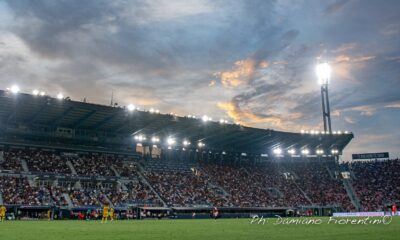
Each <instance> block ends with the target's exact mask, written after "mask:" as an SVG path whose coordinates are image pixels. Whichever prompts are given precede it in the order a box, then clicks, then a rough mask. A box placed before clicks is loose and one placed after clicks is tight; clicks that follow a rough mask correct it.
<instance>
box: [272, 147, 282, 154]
mask: <svg viewBox="0 0 400 240" xmlns="http://www.w3.org/2000/svg"><path fill="white" fill-rule="evenodd" d="M273 152H274V154H275V155H281V154H282V149H280V148H275V149H274V150H273Z"/></svg>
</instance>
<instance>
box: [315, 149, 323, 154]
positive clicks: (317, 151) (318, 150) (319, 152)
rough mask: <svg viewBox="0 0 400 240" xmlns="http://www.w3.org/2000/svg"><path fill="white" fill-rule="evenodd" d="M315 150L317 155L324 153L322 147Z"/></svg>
mask: <svg viewBox="0 0 400 240" xmlns="http://www.w3.org/2000/svg"><path fill="white" fill-rule="evenodd" d="M315 152H316V153H317V155H322V154H324V150H322V149H317V150H316V151H315Z"/></svg>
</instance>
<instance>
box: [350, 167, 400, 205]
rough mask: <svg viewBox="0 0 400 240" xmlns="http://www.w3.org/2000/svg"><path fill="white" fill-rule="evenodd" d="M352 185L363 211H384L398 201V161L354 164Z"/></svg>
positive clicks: (399, 189) (399, 170) (399, 182)
mask: <svg viewBox="0 0 400 240" xmlns="http://www.w3.org/2000/svg"><path fill="white" fill-rule="evenodd" d="M350 168H351V170H352V172H353V173H354V175H355V176H354V177H353V178H352V184H353V188H354V191H355V193H356V195H357V196H358V198H359V199H360V204H361V207H362V210H363V211H382V210H386V206H387V205H392V204H393V203H395V202H398V201H400V159H393V160H385V161H369V162H355V163H352V164H350Z"/></svg>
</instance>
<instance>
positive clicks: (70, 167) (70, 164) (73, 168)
mask: <svg viewBox="0 0 400 240" xmlns="http://www.w3.org/2000/svg"><path fill="white" fill-rule="evenodd" d="M66 164H67V166H68V167H69V169H70V170H71V172H72V175H78V173H77V172H76V170H75V167H74V165H73V164H72V162H71V161H70V160H68V161H67V162H66Z"/></svg>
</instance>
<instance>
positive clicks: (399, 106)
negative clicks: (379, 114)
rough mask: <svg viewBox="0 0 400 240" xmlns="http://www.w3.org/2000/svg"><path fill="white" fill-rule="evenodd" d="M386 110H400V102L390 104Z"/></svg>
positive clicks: (386, 106)
mask: <svg viewBox="0 0 400 240" xmlns="http://www.w3.org/2000/svg"><path fill="white" fill-rule="evenodd" d="M385 108H400V101H397V102H392V103H389V104H387V105H385Z"/></svg>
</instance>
